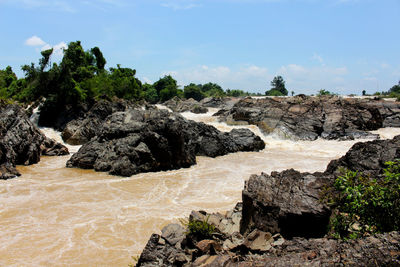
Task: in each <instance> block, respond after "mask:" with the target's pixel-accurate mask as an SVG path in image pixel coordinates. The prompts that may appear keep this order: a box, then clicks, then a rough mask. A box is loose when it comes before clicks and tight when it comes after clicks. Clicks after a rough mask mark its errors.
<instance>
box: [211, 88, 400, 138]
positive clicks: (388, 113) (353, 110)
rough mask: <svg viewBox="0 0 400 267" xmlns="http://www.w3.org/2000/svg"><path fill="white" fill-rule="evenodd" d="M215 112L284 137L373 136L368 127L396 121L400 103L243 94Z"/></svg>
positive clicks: (399, 122)
mask: <svg viewBox="0 0 400 267" xmlns="http://www.w3.org/2000/svg"><path fill="white" fill-rule="evenodd" d="M218 115H219V116H220V120H222V121H225V122H227V123H228V124H254V125H257V126H258V127H259V128H260V129H261V130H262V131H263V132H265V133H267V134H271V133H273V134H277V135H279V136H281V137H284V138H288V139H295V140H297V139H300V140H315V139H317V138H319V137H322V138H325V139H353V138H373V139H375V138H377V137H378V136H377V135H374V134H371V133H368V131H371V130H377V129H379V128H381V127H398V126H399V125H400V103H399V102H388V101H381V100H371V99H355V98H349V99H345V98H341V97H337V96H322V97H307V96H304V95H301V96H296V97H285V98H278V97H277V98H263V99H253V98H246V99H242V100H241V101H239V102H238V103H236V104H235V105H234V106H233V108H231V109H230V110H226V111H224V112H220V113H219V114H218Z"/></svg>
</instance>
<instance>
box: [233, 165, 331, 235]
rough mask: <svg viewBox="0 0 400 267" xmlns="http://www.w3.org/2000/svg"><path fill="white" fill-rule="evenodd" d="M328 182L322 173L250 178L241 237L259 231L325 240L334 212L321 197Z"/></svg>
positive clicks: (244, 197) (246, 191) (295, 173)
mask: <svg viewBox="0 0 400 267" xmlns="http://www.w3.org/2000/svg"><path fill="white" fill-rule="evenodd" d="M327 181H328V179H327V177H326V176H324V175H323V174H322V173H314V174H310V173H300V172H298V171H295V170H293V169H291V170H286V171H283V172H280V173H278V172H272V173H271V175H268V174H265V173H262V174H261V175H252V176H250V179H249V180H248V181H246V182H245V186H244V190H243V193H242V201H243V216H242V221H241V225H240V226H241V227H240V228H241V229H240V230H241V233H242V234H246V233H249V232H251V231H253V230H254V229H259V230H262V231H265V232H270V233H272V234H275V233H281V234H282V235H283V236H284V237H289V238H291V237H293V236H303V237H321V236H324V235H325V234H326V230H327V227H326V226H327V224H328V222H329V217H330V215H331V212H330V210H329V208H328V207H327V206H325V205H324V204H323V203H321V201H320V200H319V197H320V196H319V194H320V191H321V190H322V188H323V187H324V186H326V185H327Z"/></svg>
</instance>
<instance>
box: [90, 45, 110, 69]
mask: <svg viewBox="0 0 400 267" xmlns="http://www.w3.org/2000/svg"><path fill="white" fill-rule="evenodd" d="M90 51H91V52H92V53H93V55H94V56H95V58H96V67H97V71H100V72H101V71H103V70H104V67H105V65H106V63H107V61H106V59H105V58H104V56H103V53H102V52H101V51H100V48H98V47H97V46H95V47H93V48H92V49H91V50H90Z"/></svg>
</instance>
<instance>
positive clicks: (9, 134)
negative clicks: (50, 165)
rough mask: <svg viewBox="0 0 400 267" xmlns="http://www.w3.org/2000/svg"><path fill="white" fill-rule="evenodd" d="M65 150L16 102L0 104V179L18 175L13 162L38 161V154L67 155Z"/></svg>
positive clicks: (28, 162) (15, 163)
mask: <svg viewBox="0 0 400 267" xmlns="http://www.w3.org/2000/svg"><path fill="white" fill-rule="evenodd" d="M68 153H69V152H68V149H67V148H66V147H65V146H63V145H61V144H59V143H57V142H55V141H54V140H51V139H49V138H47V137H46V136H45V135H44V134H42V133H41V132H40V130H39V129H38V128H37V127H36V126H35V125H33V123H32V122H31V121H30V120H29V118H28V117H27V115H26V113H25V111H24V110H23V109H22V108H20V107H19V106H18V105H11V104H5V103H0V179H10V178H14V177H16V176H19V175H20V174H19V173H18V171H17V170H16V169H15V165H30V164H35V163H37V162H39V160H40V156H41V155H49V156H53V155H67V154H68Z"/></svg>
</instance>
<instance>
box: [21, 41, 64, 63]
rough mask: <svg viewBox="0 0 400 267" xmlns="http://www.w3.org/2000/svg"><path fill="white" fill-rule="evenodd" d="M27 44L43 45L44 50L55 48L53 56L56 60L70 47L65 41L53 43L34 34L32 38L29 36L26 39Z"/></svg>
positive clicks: (41, 49)
mask: <svg viewBox="0 0 400 267" xmlns="http://www.w3.org/2000/svg"><path fill="white" fill-rule="evenodd" d="M25 45H28V46H36V47H38V46H41V48H40V51H44V50H48V49H51V48H53V54H52V57H55V58H56V60H58V59H61V58H62V56H63V55H64V49H67V48H68V45H67V44H66V43H65V42H59V43H58V44H56V45H51V44H48V43H46V42H45V41H43V40H42V39H41V38H40V37H38V36H36V35H34V36H32V37H30V38H28V39H27V40H26V41H25ZM36 50H37V51H39V49H38V48H37V49H36Z"/></svg>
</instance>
